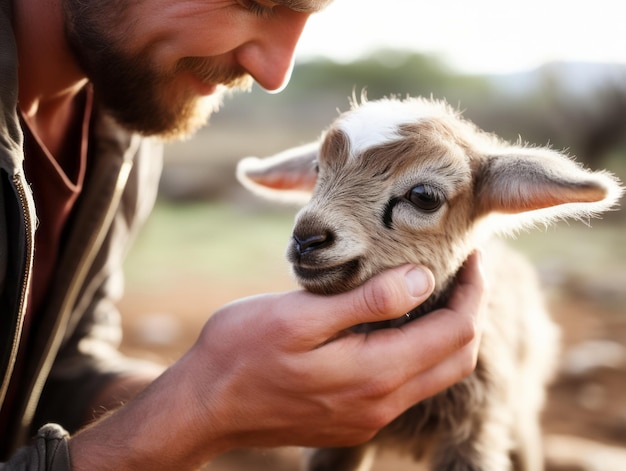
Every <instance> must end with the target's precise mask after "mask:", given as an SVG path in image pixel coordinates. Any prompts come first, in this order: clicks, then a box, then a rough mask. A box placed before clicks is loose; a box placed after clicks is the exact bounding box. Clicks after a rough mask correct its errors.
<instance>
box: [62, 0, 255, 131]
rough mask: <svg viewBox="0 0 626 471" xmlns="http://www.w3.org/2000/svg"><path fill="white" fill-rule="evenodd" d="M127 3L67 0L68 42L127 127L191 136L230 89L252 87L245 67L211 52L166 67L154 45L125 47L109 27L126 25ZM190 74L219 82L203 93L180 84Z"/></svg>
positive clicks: (100, 95)
mask: <svg viewBox="0 0 626 471" xmlns="http://www.w3.org/2000/svg"><path fill="white" fill-rule="evenodd" d="M127 5H128V4H127V3H125V2H123V1H115V0H108V1H102V2H100V1H90V2H84V1H82V0H64V1H63V7H64V14H65V32H66V39H67V42H68V44H69V47H70V49H71V50H72V52H73V54H74V56H75V57H76V60H77V62H78V64H79V66H80V67H81V68H82V69H83V71H84V72H85V74H86V75H87V77H88V79H89V80H90V81H91V82H92V84H93V86H94V90H95V92H96V96H97V97H98V101H99V103H101V104H102V106H103V107H104V108H105V109H106V110H107V111H108V112H109V113H110V114H111V115H112V116H113V118H114V119H115V120H116V121H117V122H118V123H119V124H120V125H121V126H122V127H124V128H126V129H128V130H130V131H133V132H138V133H140V134H143V135H146V136H159V137H161V138H163V139H166V140H174V139H183V138H187V137H189V136H191V135H193V134H194V133H195V132H196V131H197V130H198V129H200V128H201V127H202V126H204V125H205V124H206V123H207V122H208V120H209V117H210V116H211V114H212V113H214V112H216V111H217V110H218V109H219V108H220V106H221V104H222V101H223V97H224V95H225V93H227V92H228V91H232V90H236V89H249V88H250V87H251V85H252V78H251V77H250V76H249V75H248V74H247V73H246V72H245V71H244V70H243V69H242V68H239V67H224V66H223V65H221V64H220V63H218V62H217V61H216V60H215V59H212V58H209V57H185V58H182V59H180V60H179V61H178V62H177V63H176V66H175V67H172V68H171V70H164V69H160V68H158V67H157V66H156V65H155V64H154V63H152V62H151V61H150V57H151V56H150V53H149V52H150V51H149V50H146V51H144V50H142V51H139V52H135V53H132V52H128V51H124V50H123V48H122V45H123V44H124V42H125V41H124V40H122V39H119V38H117V39H116V38H115V36H113V35H112V34H108V33H107V32H111V31H116V30H118V29H121V28H119V23H120V21H123V20H124V14H125V13H127V9H128V6H127ZM111 18H114V19H115V20H111ZM116 25H117V28H116ZM185 74H190V75H191V76H193V77H195V79H196V80H199V81H200V82H202V83H204V84H207V85H216V86H217V85H219V87H218V88H217V90H216V91H215V92H214V93H213V94H211V95H209V96H199V95H198V93H197V91H195V90H194V89H193V87H188V88H186V87H183V86H182V84H180V83H178V84H177V81H178V79H179V78H180V76H181V75H185Z"/></svg>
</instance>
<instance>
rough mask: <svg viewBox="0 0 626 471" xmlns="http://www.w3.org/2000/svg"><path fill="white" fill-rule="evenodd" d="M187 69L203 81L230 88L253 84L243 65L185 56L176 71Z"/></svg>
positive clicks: (247, 87) (244, 87)
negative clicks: (232, 65) (228, 64)
mask: <svg viewBox="0 0 626 471" xmlns="http://www.w3.org/2000/svg"><path fill="white" fill-rule="evenodd" d="M181 71H186V72H190V73H192V74H193V75H195V76H196V77H198V78H199V79H200V80H201V81H202V82H204V83H208V84H214V85H218V84H219V85H224V86H226V87H228V88H233V89H235V88H239V89H243V90H247V89H249V88H250V87H251V86H252V82H253V79H252V77H251V76H250V75H249V74H248V73H247V72H246V71H245V70H244V69H243V68H242V67H238V66H235V67H230V66H224V65H222V64H220V63H218V62H216V61H214V60H211V59H210V58H206V57H183V58H182V59H180V60H179V61H178V63H177V65H176V72H181Z"/></svg>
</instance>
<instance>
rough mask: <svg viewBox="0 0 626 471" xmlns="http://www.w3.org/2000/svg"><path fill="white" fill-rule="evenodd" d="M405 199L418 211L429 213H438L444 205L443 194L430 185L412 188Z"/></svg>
mask: <svg viewBox="0 0 626 471" xmlns="http://www.w3.org/2000/svg"><path fill="white" fill-rule="evenodd" d="M405 198H406V199H407V200H409V201H410V202H411V203H413V204H414V205H415V206H416V207H417V208H418V209H421V210H422V211H426V212H429V213H432V212H435V211H437V210H438V209H439V208H441V205H442V204H443V197H442V195H441V193H440V192H439V191H438V190H437V189H435V188H433V187H431V186H429V185H417V186H415V187H413V188H411V190H410V191H409V192H408V193H407V194H406V196H405Z"/></svg>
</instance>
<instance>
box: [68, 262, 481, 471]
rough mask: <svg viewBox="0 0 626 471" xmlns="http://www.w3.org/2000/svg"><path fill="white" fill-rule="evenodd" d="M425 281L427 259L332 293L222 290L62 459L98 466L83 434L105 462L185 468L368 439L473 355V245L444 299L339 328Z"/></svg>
mask: <svg viewBox="0 0 626 471" xmlns="http://www.w3.org/2000/svg"><path fill="white" fill-rule="evenodd" d="M432 289H433V278H432V275H431V274H430V273H429V272H428V271H426V270H423V269H419V268H414V267H410V266H403V267H399V268H395V269H391V270H388V271H386V272H384V273H382V274H381V275H379V276H376V277H374V278H373V279H371V280H370V281H368V282H367V283H366V284H364V285H363V286H361V287H359V288H357V289H355V290H353V291H351V292H348V293H343V294H338V295H335V296H327V297H324V296H318V295H313V294H310V293H308V292H305V291H293V292H288V293H282V294H271V295H262V296H257V297H252V298H247V299H242V300H239V301H236V302H234V303H231V304H229V305H227V306H225V307H224V308H222V309H220V310H219V311H218V312H216V313H215V314H214V315H213V316H212V317H211V318H210V319H209V321H208V322H207V323H206V325H205V327H204V329H203V330H202V332H201V334H200V337H199V339H198V341H197V342H196V344H195V345H194V346H193V347H192V348H191V349H190V350H189V351H188V352H187V354H186V355H185V356H183V358H181V359H180V360H179V361H178V362H176V363H175V364H174V365H172V366H171V367H170V368H169V369H168V370H167V371H166V372H165V373H164V374H163V375H162V376H161V377H160V378H159V379H158V380H157V381H155V382H154V383H153V384H152V385H151V386H149V387H148V388H147V390H146V391H144V393H142V394H141V395H140V396H139V397H138V398H137V399H136V400H134V401H131V402H130V403H129V404H127V405H126V406H125V407H123V408H121V409H119V410H118V411H117V412H116V413H114V414H112V415H111V416H110V417H108V418H107V419H105V420H103V421H101V422H99V423H97V424H96V425H95V426H93V427H91V428H89V429H87V430H86V431H84V432H82V433H81V434H79V435H77V436H76V437H74V438H73V439H72V440H71V441H70V447H71V453H72V457H73V458H72V461H73V465H74V466H75V467H76V469H91V470H95V469H98V458H97V457H98V456H99V455H98V453H96V452H93V451H92V452H91V453H90V454H85V451H84V450H87V449H89V448H90V447H91V446H92V445H93V444H94V443H95V444H97V445H96V448H98V449H99V450H100V451H99V453H101V454H102V456H101V458H102V459H103V460H104V463H107V466H108V467H109V469H111V465H112V464H115V466H114V468H115V469H126V468H127V467H128V468H129V469H130V468H131V467H132V469H144V468H145V469H151V470H154V469H173V468H176V469H192V468H193V467H194V466H197V465H198V464H200V463H202V462H205V461H207V460H208V459H210V458H211V457H212V456H215V455H216V454H218V453H221V452H224V451H227V450H229V449H232V448H237V447H246V446H279V445H302V446H346V445H353V444H357V443H361V442H364V441H367V440H368V439H370V438H371V437H373V436H374V435H375V434H376V433H377V432H378V430H379V429H380V428H382V427H384V426H385V425H386V424H388V423H389V422H390V421H392V420H393V419H394V418H396V417H397V416H398V415H400V414H401V413H402V412H403V411H405V410H406V409H408V408H409V407H411V406H412V405H414V404H416V403H417V402H419V401H421V400H423V399H425V398H427V397H429V396H432V395H434V394H436V393H437V392H439V391H441V390H443V389H445V388H447V387H449V386H450V385H452V384H454V383H455V382H457V381H459V380H461V379H463V378H464V377H465V376H466V375H468V374H469V373H471V372H472V371H473V369H474V367H475V364H476V358H477V351H478V343H479V338H480V331H481V329H480V326H481V312H482V311H483V310H484V309H482V300H483V291H484V280H483V277H482V275H481V272H480V263H479V257H478V256H477V255H472V256H471V257H470V258H469V259H468V261H467V263H466V266H465V267H464V269H463V271H462V273H461V275H460V277H459V280H458V286H457V287H456V288H455V291H454V293H453V296H452V299H451V301H450V302H449V304H448V306H447V307H446V308H444V309H440V310H437V311H433V312H432V313H431V314H429V315H428V316H424V317H421V318H419V319H416V320H415V321H412V322H410V323H408V324H406V325H404V326H403V327H401V328H394V329H382V330H377V331H374V332H370V333H352V332H348V331H347V330H346V329H348V328H349V327H352V326H354V325H356V324H361V323H365V322H376V321H382V320H388V319H394V318H397V317H400V316H402V315H403V314H404V313H406V312H408V311H410V310H411V309H413V308H414V307H415V306H417V305H419V304H420V303H422V302H423V301H424V300H425V299H426V298H427V297H428V296H429V295H430V293H431V292H432ZM92 450H93V448H92ZM122 451H123V453H121V452H122ZM117 453H119V454H120V455H121V456H120V461H112V454H113V455H115V454H117ZM83 460H86V461H83ZM83 465H84V466H83Z"/></svg>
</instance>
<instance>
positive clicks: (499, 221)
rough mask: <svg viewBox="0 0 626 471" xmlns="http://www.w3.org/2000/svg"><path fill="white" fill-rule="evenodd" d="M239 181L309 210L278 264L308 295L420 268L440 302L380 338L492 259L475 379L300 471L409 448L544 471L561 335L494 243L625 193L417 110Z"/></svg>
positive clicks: (271, 163) (346, 125) (433, 104)
mask: <svg viewBox="0 0 626 471" xmlns="http://www.w3.org/2000/svg"><path fill="white" fill-rule="evenodd" d="M238 177H239V179H240V181H241V182H242V183H243V184H244V185H245V186H247V187H248V188H250V189H251V190H253V191H256V192H259V193H261V194H265V195H269V196H279V197H280V196H285V195H286V196H287V198H288V199H291V200H296V199H302V197H303V196H304V198H305V199H306V198H310V201H309V202H308V204H306V206H305V207H304V208H303V209H302V210H301V211H300V212H299V213H298V215H297V217H296V223H295V228H294V230H293V237H292V239H291V243H290V245H289V248H288V251H287V257H288V259H289V261H290V262H291V263H292V266H293V272H294V274H295V277H296V279H297V281H298V282H299V283H300V284H301V285H302V286H303V287H304V288H306V289H308V290H310V291H312V292H314V293H322V294H331V293H337V292H341V291H345V290H349V289H351V288H354V287H356V286H358V285H360V284H362V283H363V282H365V281H366V280H367V279H369V278H370V277H372V276H373V275H375V274H376V273H378V272H380V271H381V270H383V269H385V268H388V267H392V266H397V265H401V264H404V263H408V262H411V263H416V264H422V265H425V266H427V267H429V268H430V269H431V270H432V272H433V274H434V276H435V280H436V286H437V288H436V290H435V293H434V294H433V295H432V296H431V298H430V299H429V301H428V302H427V303H426V304H425V305H423V306H420V307H419V308H418V309H416V310H415V311H413V312H410V313H408V314H407V316H405V317H403V318H402V319H399V320H397V321H394V322H390V323H389V325H400V324H401V323H402V322H406V321H408V320H410V319H412V318H415V317H418V316H420V315H422V314H425V313H427V312H429V311H431V310H433V309H435V308H437V307H439V306H442V305H443V304H444V303H445V302H446V300H447V298H448V295H449V293H450V288H451V286H452V285H453V284H454V280H455V275H456V273H457V271H458V270H459V268H460V267H461V266H462V264H463V262H464V261H465V259H466V258H467V256H468V255H469V254H470V253H471V252H472V250H473V249H474V248H475V247H477V246H482V247H484V248H486V249H487V250H485V265H486V266H485V269H486V273H487V277H488V280H489V286H490V290H489V302H488V310H489V312H488V316H487V317H488V321H487V326H486V327H485V330H484V333H483V337H482V343H481V347H480V352H479V359H478V365H477V367H476V370H475V372H474V373H472V374H471V375H470V376H469V377H468V378H466V379H465V380H463V381H461V382H459V383H457V384H456V385H454V386H452V387H450V388H449V389H447V390H446V391H444V392H442V393H440V394H438V395H436V396H434V397H432V398H430V399H427V400H425V401H422V402H420V403H419V404H416V405H415V406H413V407H412V408H411V409H409V410H408V411H406V412H405V413H404V414H402V415H401V416H400V417H399V418H397V419H396V420H395V421H394V422H392V423H391V424H390V425H388V426H387V427H385V428H384V429H383V430H382V431H381V432H380V433H379V434H378V435H377V436H376V437H375V438H374V439H373V440H372V441H371V442H369V443H366V444H364V445H361V446H356V447H349V448H329V449H318V450H315V451H313V452H312V453H311V455H310V459H309V461H308V468H307V469H309V470H312V471H313V470H314V471H356V470H365V469H368V468H369V464H368V463H370V462H371V460H372V457H373V450H374V448H375V446H389V447H395V448H397V449H400V450H404V451H405V452H409V453H411V454H412V455H413V457H414V458H415V459H416V460H427V461H428V462H429V463H430V467H431V469H433V470H438V471H444V470H445V471H450V470H458V471H461V470H464V471H470V470H472V471H477V470H481V471H506V470H525V471H530V470H532V471H534V470H539V469H542V468H543V454H542V451H541V431H540V426H539V415H540V409H541V407H542V403H543V400H544V390H545V385H546V383H547V381H548V380H549V378H550V376H551V374H552V371H553V368H554V366H555V362H556V355H557V351H558V330H557V329H556V327H555V325H554V324H553V323H552V322H551V321H550V319H549V318H548V316H547V314H546V312H545V310H544V306H543V303H542V300H541V296H540V294H539V288H538V286H537V281H536V279H535V275H534V272H533V270H532V269H531V268H530V267H529V265H528V264H527V263H526V262H525V260H524V259H523V258H522V257H520V256H519V255H517V254H516V253H514V252H513V251H512V250H511V249H508V248H507V247H506V246H505V245H504V244H502V243H497V242H495V240H494V239H489V241H487V240H488V239H487V238H488V237H489V236H490V235H492V234H493V233H495V232H507V231H511V230H515V229H519V228H520V227H523V226H525V225H528V224H531V225H532V224H536V223H541V224H544V223H547V222H548V221H550V220H553V219H558V218H564V217H574V218H587V217H589V216H593V215H595V214H597V213H599V212H601V211H605V210H608V209H610V208H611V207H612V206H613V205H614V204H615V203H616V201H617V199H618V198H619V197H620V196H621V193H622V188H621V186H620V184H619V182H618V181H617V179H615V178H614V177H612V176H611V175H610V174H608V173H606V172H595V173H593V172H590V171H587V170H585V169H583V168H581V167H580V166H579V165H578V164H576V163H574V162H573V161H572V160H570V159H568V158H567V157H565V156H564V155H562V154H560V153H558V152H556V151H553V150H550V149H546V148H536V147H526V146H522V145H511V144H509V143H506V142H503V141H502V140H500V139H498V138H497V137H495V136H493V135H490V134H487V133H486V132H484V131H481V130H480V129H478V128H477V127H476V126H474V125H473V124H472V123H470V122H469V121H467V120H464V119H463V118H461V117H460V116H459V114H458V113H456V112H454V111H453V110H452V109H451V108H450V107H449V106H448V105H446V104H445V103H441V102H437V101H432V100H426V99H422V98H408V99H405V100H397V99H383V100H380V101H371V102H367V101H364V102H363V103H362V104H360V105H358V104H354V105H353V109H352V110H351V111H349V112H347V113H344V114H342V115H341V116H340V117H339V118H338V119H337V120H336V121H335V122H334V123H333V124H332V125H331V127H330V128H329V129H328V130H327V131H326V132H325V133H324V135H323V136H322V139H321V141H320V143H314V144H311V145H307V146H303V147H300V148H297V149H294V150H291V151H287V152H285V153H282V154H279V155H277V156H275V157H272V158H269V159H264V160H260V159H256V158H247V159H244V160H243V161H242V162H240V164H239V166H238ZM311 192H312V196H311ZM380 327H381V326H380V325H378V324H377V325H376V326H360V328H359V331H363V329H371V328H380Z"/></svg>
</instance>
